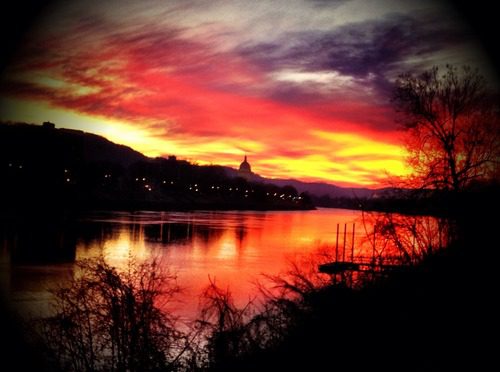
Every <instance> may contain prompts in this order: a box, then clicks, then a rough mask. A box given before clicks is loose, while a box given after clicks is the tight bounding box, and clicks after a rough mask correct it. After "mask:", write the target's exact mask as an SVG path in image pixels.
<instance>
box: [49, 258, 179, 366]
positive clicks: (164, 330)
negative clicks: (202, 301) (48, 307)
mask: <svg viewBox="0 0 500 372" xmlns="http://www.w3.org/2000/svg"><path fill="white" fill-rule="evenodd" d="M78 269H79V276H78V277H77V278H75V279H74V281H73V282H72V283H71V285H70V286H67V287H63V288H60V289H58V290H56V291H55V293H54V295H55V310H56V314H55V315H54V316H52V317H50V318H48V319H45V320H43V324H44V325H45V332H44V335H45V339H46V342H47V345H48V347H49V349H50V350H51V351H52V353H53V355H54V356H55V359H56V360H57V362H58V363H59V364H60V366H61V368H62V369H63V370H68V371H101V370H106V371H155V370H171V369H178V368H179V367H180V363H181V360H180V359H181V358H180V354H182V353H184V352H185V350H186V348H185V345H184V344H185V340H186V337H185V336H184V335H183V334H181V333H180V332H179V331H178V330H177V328H176V324H175V318H174V317H173V316H172V315H171V314H168V313H165V312H163V311H162V310H161V309H160V307H159V306H158V305H159V304H158V301H167V302H168V301H170V300H171V299H172V296H174V294H175V293H177V291H178V287H177V285H176V284H175V277H173V276H172V275H169V274H166V273H164V272H163V273H162V270H161V267H160V266H159V265H158V263H157V262H156V261H154V262H152V263H144V264H137V263H135V262H132V263H130V264H129V266H128V269H127V270H125V271H121V272H120V271H118V270H117V269H115V268H114V267H111V266H109V265H108V264H106V263H105V262H104V260H102V259H98V260H90V261H83V262H81V263H79V265H78Z"/></svg>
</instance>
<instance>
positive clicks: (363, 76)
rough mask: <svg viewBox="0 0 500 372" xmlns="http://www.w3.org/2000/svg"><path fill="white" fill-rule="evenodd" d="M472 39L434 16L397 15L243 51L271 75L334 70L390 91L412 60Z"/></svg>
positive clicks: (430, 55) (292, 37) (381, 91)
mask: <svg viewBox="0 0 500 372" xmlns="http://www.w3.org/2000/svg"><path fill="white" fill-rule="evenodd" d="M468 38H469V36H468V35H467V34H466V33H465V31H464V30H463V29H462V28H461V27H459V26H458V25H457V24H454V23H452V22H450V21H447V20H443V19H438V18H437V17H436V16H433V15H429V14H428V15H425V16H424V15H420V16H419V17H417V16H413V17H412V16H404V15H392V16H390V17H387V18H385V19H383V20H374V21H369V22H363V23H350V24H347V25H344V26H342V27H339V28H336V29H334V30H331V31H309V32H302V33H295V34H287V35H286V36H285V37H283V38H282V39H280V40H278V41H274V42H272V43H271V42H270V43H262V44H259V45H247V46H244V47H242V48H241V49H240V53H241V54H242V55H243V56H244V57H245V58H249V59H250V60H252V61H254V63H257V64H258V65H259V66H260V67H261V68H262V69H264V70H267V71H268V72H274V71H279V70H283V69H295V70H301V71H309V72H312V71H335V72H337V73H339V74H341V75H345V76H350V77H352V78H353V79H355V81H357V82H359V83H361V84H365V85H366V84H368V86H370V87H372V88H374V89H375V90H376V91H377V92H379V93H385V92H386V91H387V89H388V87H389V79H390V78H391V77H393V76H394V75H398V74H399V73H401V72H403V71H402V68H403V63H405V62H406V61H408V60H409V59H412V58H415V60H418V61H421V62H422V61H424V57H429V58H431V59H432V57H433V55H435V54H436V53H439V52H441V51H443V50H446V49H447V48H450V47H454V46H457V45H461V44H464V43H465V42H466V41H467V40H468ZM404 68H408V66H405V67H404Z"/></svg>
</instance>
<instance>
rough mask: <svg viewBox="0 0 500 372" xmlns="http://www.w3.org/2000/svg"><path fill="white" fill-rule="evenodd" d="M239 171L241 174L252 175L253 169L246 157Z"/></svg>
mask: <svg viewBox="0 0 500 372" xmlns="http://www.w3.org/2000/svg"><path fill="white" fill-rule="evenodd" d="M239 171H240V172H241V173H252V168H251V167H250V163H249V162H248V161H247V156H246V155H245V159H244V160H243V162H242V163H241V164H240V169H239Z"/></svg>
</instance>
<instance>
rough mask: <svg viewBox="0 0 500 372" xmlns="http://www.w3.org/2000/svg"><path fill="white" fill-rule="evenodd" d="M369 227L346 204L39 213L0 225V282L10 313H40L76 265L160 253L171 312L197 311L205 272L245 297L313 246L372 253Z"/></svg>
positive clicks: (118, 263) (45, 310)
mask: <svg viewBox="0 0 500 372" xmlns="http://www.w3.org/2000/svg"><path fill="white" fill-rule="evenodd" d="M337 225H338V226H339V227H338V229H339V230H338V231H337ZM372 228H373V223H371V222H369V223H367V219H366V218H364V216H363V215H362V213H361V212H359V211H353V210H344V209H317V210H313V211H267V212H256V211H195V212H148V211H143V212H93V213H87V214H84V215H81V216H79V217H78V218H77V219H76V220H71V221H70V222H67V221H66V222H64V223H57V224H54V225H52V224H51V223H50V221H38V220H35V221H31V222H29V223H25V224H22V225H20V224H15V225H2V229H1V230H0V244H1V246H0V248H1V250H0V268H1V271H0V272H1V274H0V283H1V287H2V292H3V295H4V297H5V298H6V299H7V300H8V301H9V302H10V303H12V305H13V306H14V307H15V308H16V310H18V311H19V312H20V313H22V314H23V315H30V316H31V315H34V316H39V315H43V314H47V313H50V306H49V303H50V298H51V294H50V289H51V288H55V287H57V286H59V285H61V284H62V285H64V284H65V283H67V282H68V281H69V280H70V279H71V278H72V277H74V276H75V275H76V274H75V262H78V261H80V260H83V259H86V258H93V257H99V256H102V257H103V258H104V259H105V261H106V262H107V263H109V264H110V265H112V266H116V267H118V268H120V267H122V268H123V267H125V266H126V265H127V262H129V260H130V259H134V260H139V261H142V260H151V259H153V258H156V259H157V260H159V261H160V262H161V265H163V266H164V267H166V268H168V270H169V272H171V273H174V274H175V275H176V276H177V282H178V284H179V285H180V287H181V288H182V293H181V295H180V296H179V302H178V303H177V309H175V310H176V311H177V312H178V313H179V314H180V315H181V316H183V317H186V318H193V317H194V316H196V312H197V308H198V299H199V294H200V293H201V291H202V290H203V288H204V287H206V286H207V285H208V283H209V278H211V279H212V280H215V281H216V283H217V285H218V286H221V287H223V288H226V287H228V288H230V290H231V291H232V293H233V295H234V297H235V299H236V301H237V303H239V304H243V303H244V302H245V301H247V300H248V299H249V298H252V297H253V296H255V295H256V293H257V290H256V287H255V282H256V281H258V280H260V279H262V278H263V274H266V275H280V274H282V273H284V272H286V271H287V270H288V269H289V268H290V265H291V262H297V261H306V260H307V259H308V257H313V256H314V255H317V252H318V251H323V252H330V253H333V252H334V251H335V249H337V250H338V252H339V254H344V255H345V256H347V258H348V257H349V256H350V254H351V249H352V247H355V248H354V249H355V251H354V253H355V255H356V256H363V255H365V256H366V255H368V254H369V252H368V251H369V250H370V249H371V248H369V246H368V245H367V242H368V241H369V240H370V239H369V238H367V237H368V234H369V232H370V231H371V229H372ZM344 229H345V233H344ZM353 230H354V231H353ZM337 236H338V237H337ZM344 236H345V243H344ZM344 246H345V251H344Z"/></svg>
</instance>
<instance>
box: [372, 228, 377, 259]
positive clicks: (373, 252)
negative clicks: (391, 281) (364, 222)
mask: <svg viewBox="0 0 500 372" xmlns="http://www.w3.org/2000/svg"><path fill="white" fill-rule="evenodd" d="M375 242H376V240H375V225H373V247H372V263H373V269H375V244H376V243H375Z"/></svg>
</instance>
